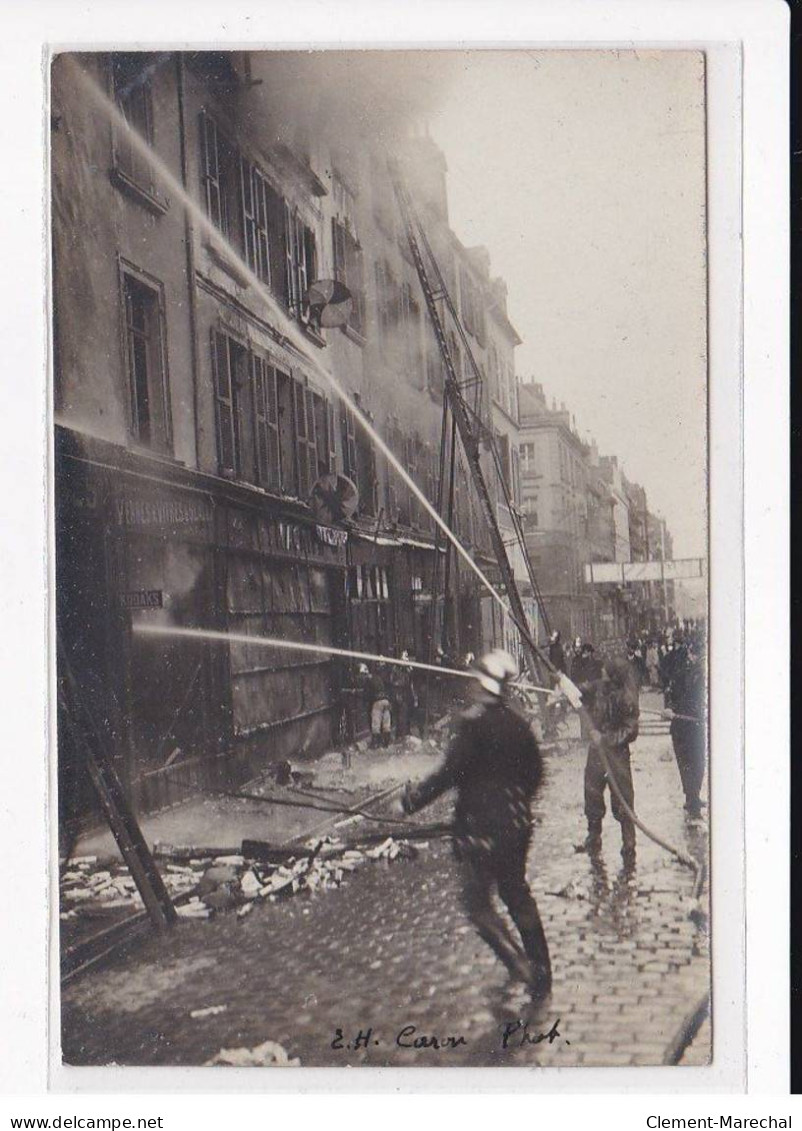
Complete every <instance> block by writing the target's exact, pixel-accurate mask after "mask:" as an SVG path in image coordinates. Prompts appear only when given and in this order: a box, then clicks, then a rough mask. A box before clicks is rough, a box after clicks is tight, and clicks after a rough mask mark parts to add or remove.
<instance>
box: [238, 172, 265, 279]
mask: <svg viewBox="0 0 802 1131" xmlns="http://www.w3.org/2000/svg"><path fill="white" fill-rule="evenodd" d="M240 186H241V195H242V230H243V237H244V241H245V247H244V249H243V250H244V252H245V259H246V261H247V263H248V266H249V267H250V269H251V270H252V271H253V273H254V274H255V275H257V276H258V277H259V278H260V279H261V280H262V282H264V283H267V284H268V286H269V285H270V278H271V272H270V239H269V236H268V205H267V192H268V187H269V186H268V184H267V181H266V180H265V179H264V177H263V176H262V174H261V173H260V171H259V170H258V169H257V167H256V166H255V165H251V163H250V162H249V161H246V160H245V158H244V157H242V158H240Z"/></svg>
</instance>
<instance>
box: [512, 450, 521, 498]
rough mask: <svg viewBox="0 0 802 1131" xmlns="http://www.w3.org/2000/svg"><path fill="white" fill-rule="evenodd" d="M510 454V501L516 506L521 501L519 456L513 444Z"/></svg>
mask: <svg viewBox="0 0 802 1131" xmlns="http://www.w3.org/2000/svg"><path fill="white" fill-rule="evenodd" d="M510 455H511V457H512V484H511V493H512V501H513V503H515V505H516V506H517V505H519V504H520V502H521V457H520V454H519V452H518V449H517V448H516V447H515V445H511V446H510Z"/></svg>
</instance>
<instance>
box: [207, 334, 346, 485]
mask: <svg viewBox="0 0 802 1131" xmlns="http://www.w3.org/2000/svg"><path fill="white" fill-rule="evenodd" d="M212 362H213V368H214V393H215V416H216V425H217V459H218V466H219V469H220V474H222V475H225V476H228V477H229V478H237V479H241V480H243V481H245V482H247V483H255V484H258V485H259V486H260V487H264V488H266V489H268V490H273V491H279V490H280V491H283V492H285V493H286V494H290V495H297V496H299V497H300V498H302V499H307V498H308V497H309V495H310V494H311V492H312V488H313V487H314V485H315V482H316V481H317V479H318V476H319V474H320V470H321V464H323V465H324V466H326V467H327V468H334V467H335V466H336V461H335V456H334V429H333V423H332V412H331V407H330V405H329V403H328V401H327V400H326V398H325V397H323V396H321V395H320V394H319V393H316V392H314V391H313V390H312V389H310V388H308V386H307V385H306V383H305V381H304V380H303V379H299V378H295V377H293V376H291V375H290V374H289V373H285V372H283V371H282V370H280V369H278V368H277V367H276V366H274V365H273V364H271V362H270V360H269V359H268V358H267V357H264V356H262V355H261V354H259V353H257V352H255V351H252V350H248V349H247V348H246V347H245V346H244V345H242V344H240V343H239V342H237V341H236V340H235V339H234V338H231V337H230V336H229V335H228V334H226V333H224V332H222V331H218V330H214V331H212Z"/></svg>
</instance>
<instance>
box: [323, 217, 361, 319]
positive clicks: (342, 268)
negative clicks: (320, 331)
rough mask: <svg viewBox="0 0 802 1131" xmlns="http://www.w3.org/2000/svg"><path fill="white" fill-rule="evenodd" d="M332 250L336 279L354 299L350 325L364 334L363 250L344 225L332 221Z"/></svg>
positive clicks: (334, 219)
mask: <svg viewBox="0 0 802 1131" xmlns="http://www.w3.org/2000/svg"><path fill="white" fill-rule="evenodd" d="M331 233H332V248H333V251H334V277H335V279H338V280H339V281H340V282H341V283H343V284H345V286H346V287H348V290H349V291H350V292H351V297H352V299H353V306H352V308H351V316H350V318H349V319H348V325H349V326H350V327H351V329H352V330H355V331H356V332H357V333H358V334H363V333H364V325H365V282H364V274H363V266H362V248H361V247H360V246H359V243H358V241H357V240H356V238H355V237H354V236H353V235H352V233H351V232H350V231H349V229H348V228H347V227H346V226H345V224H343V223H342V221H340V220H338V219H336V218H333V219H332V221H331Z"/></svg>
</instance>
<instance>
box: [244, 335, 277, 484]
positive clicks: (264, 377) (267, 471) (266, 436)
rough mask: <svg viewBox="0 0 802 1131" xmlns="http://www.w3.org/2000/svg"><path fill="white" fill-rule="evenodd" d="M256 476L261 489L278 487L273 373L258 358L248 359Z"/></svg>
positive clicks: (274, 378)
mask: <svg viewBox="0 0 802 1131" xmlns="http://www.w3.org/2000/svg"><path fill="white" fill-rule="evenodd" d="M251 379H252V388H253V416H254V432H255V448H256V475H257V480H258V483H259V485H260V486H261V487H267V488H270V489H272V490H278V489H279V488H280V486H281V459H280V449H279V430H278V391H277V388H276V370H275V369H274V367H273V366H272V365H270V364H269V363H268V362H267V360H266V359H265V358H263V357H260V356H259V355H258V354H252V355H251Z"/></svg>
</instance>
